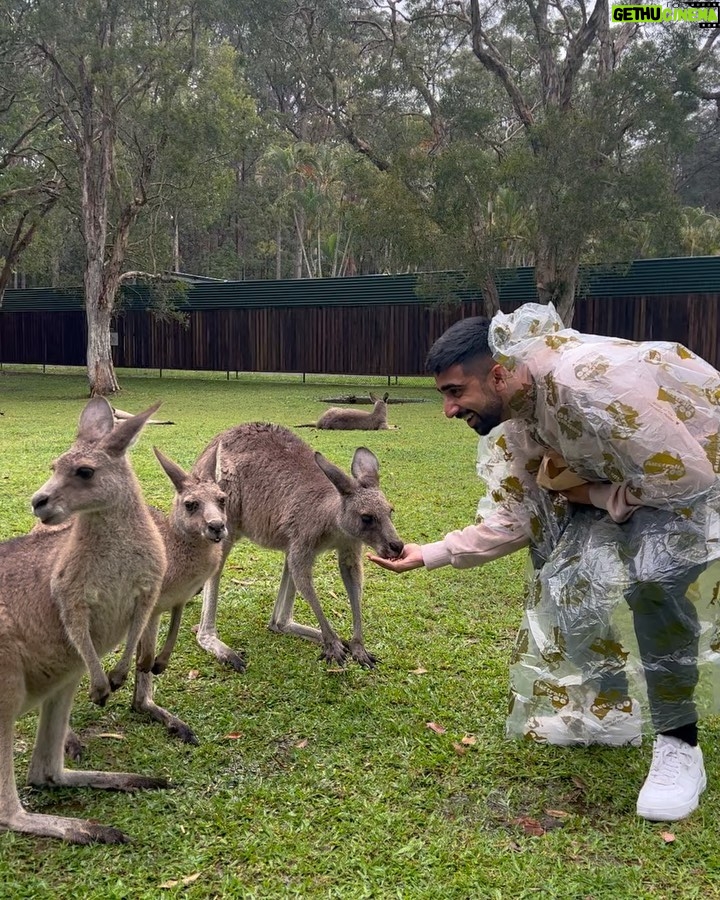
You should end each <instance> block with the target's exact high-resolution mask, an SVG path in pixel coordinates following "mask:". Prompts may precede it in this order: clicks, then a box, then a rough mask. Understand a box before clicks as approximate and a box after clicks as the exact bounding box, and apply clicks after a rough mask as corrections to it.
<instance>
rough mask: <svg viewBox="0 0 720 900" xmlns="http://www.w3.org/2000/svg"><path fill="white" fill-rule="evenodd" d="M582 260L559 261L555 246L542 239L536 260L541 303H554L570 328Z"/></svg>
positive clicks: (537, 284)
mask: <svg viewBox="0 0 720 900" xmlns="http://www.w3.org/2000/svg"><path fill="white" fill-rule="evenodd" d="M579 271H580V262H579V260H578V259H570V260H568V261H566V262H563V263H559V262H558V260H557V254H556V253H555V250H554V248H552V247H548V246H547V245H546V243H545V241H543V240H542V239H541V242H540V247H539V248H538V253H537V259H536V261H535V286H536V287H537V292H538V299H539V300H540V303H552V304H553V305H554V306H555V309H557V311H558V315H559V316H560V318H561V319H562V320H563V322H564V323H565V325H567V326H568V328H569V327H570V326H571V325H572V321H573V316H574V315H575V289H576V287H577V280H578V273H579Z"/></svg>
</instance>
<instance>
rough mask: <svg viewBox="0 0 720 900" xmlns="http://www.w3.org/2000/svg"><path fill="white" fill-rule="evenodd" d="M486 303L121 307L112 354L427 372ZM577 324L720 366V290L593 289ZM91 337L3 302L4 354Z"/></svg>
mask: <svg viewBox="0 0 720 900" xmlns="http://www.w3.org/2000/svg"><path fill="white" fill-rule="evenodd" d="M518 305H519V302H516V301H514V302H510V303H506V304H503V308H504V309H505V311H510V310H512V309H514V308H516V307H517V306H518ZM481 312H482V310H481V309H480V308H479V304H478V303H477V302H476V301H463V302H462V303H460V304H458V305H456V306H454V307H450V306H439V305H437V304H431V303H423V302H416V303H411V304H410V303H405V304H391V303H388V304H383V303H375V304H373V305H372V306H362V305H358V306H298V307H293V306H292V305H286V306H279V305H278V306H273V307H271V308H222V309H203V310H191V311H190V312H188V313H187V317H188V324H187V327H184V326H183V325H181V324H179V323H177V322H162V321H159V320H158V319H156V318H154V317H153V316H152V315H151V314H150V313H149V312H147V311H144V310H137V309H131V310H128V311H126V312H124V313H123V314H121V315H119V316H118V317H117V320H116V325H115V327H116V330H117V347H115V349H114V360H115V364H116V366H118V367H120V368H122V367H132V368H150V369H185V370H216V371H233V372H234V371H241V372H288V373H290V372H297V373H301V372H306V373H328V374H348V375H419V374H423V372H424V358H425V354H426V352H427V350H428V347H429V346H430V344H431V343H432V342H433V340H434V339H435V338H436V337H438V335H440V334H441V333H442V332H443V331H444V330H445V329H446V328H447V327H448V326H449V325H451V324H452V323H453V322H454V321H456V320H457V319H459V318H463V317H465V316H472V315H479V314H481ZM574 325H575V327H576V328H578V329H579V330H581V331H586V332H591V333H596V334H607V335H612V336H617V337H623V338H629V339H633V340H651V339H652V340H666V341H678V342H679V343H682V344H685V345H686V346H687V347H689V348H690V349H691V350H693V351H694V352H695V353H697V354H699V355H700V356H702V357H704V358H705V359H706V360H707V361H708V362H710V363H712V364H713V365H714V366H715V367H716V368H720V290H719V291H718V293H695V294H667V295H662V296H628V297H620V296H612V297H588V298H585V299H581V300H579V301H578V305H577V309H576V315H575V321H574ZM85 343H86V325H85V316H84V312H83V311H82V310H80V309H73V310H63V311H52V310H26V311H13V310H3V311H0V363H2V364H11V363H34V364H47V365H71V366H82V365H84V364H85Z"/></svg>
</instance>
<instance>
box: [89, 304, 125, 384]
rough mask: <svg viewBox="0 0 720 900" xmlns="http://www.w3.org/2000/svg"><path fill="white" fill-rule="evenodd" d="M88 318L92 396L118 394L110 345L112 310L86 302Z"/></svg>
mask: <svg viewBox="0 0 720 900" xmlns="http://www.w3.org/2000/svg"><path fill="white" fill-rule="evenodd" d="M85 315H86V318H87V329H88V342H87V370H88V380H89V382H90V396H91V397H98V396H100V397H105V396H107V395H108V394H116V393H117V392H118V391H119V390H120V385H119V384H118V380H117V378H116V377H115V367H114V366H113V360H112V348H111V347H110V318H111V316H112V312H111V310H109V309H107V308H105V306H99V305H91V304H89V303H86V304H85Z"/></svg>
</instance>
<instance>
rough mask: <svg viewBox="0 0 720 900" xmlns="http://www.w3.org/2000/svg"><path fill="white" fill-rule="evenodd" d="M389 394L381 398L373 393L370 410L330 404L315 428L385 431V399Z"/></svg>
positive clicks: (386, 399)
mask: <svg viewBox="0 0 720 900" xmlns="http://www.w3.org/2000/svg"><path fill="white" fill-rule="evenodd" d="M389 396H390V395H389V394H385V395H384V396H383V398H382V400H381V399H380V398H379V397H376V396H375V395H374V394H370V399H371V400H372V401H373V403H374V404H375V405H374V406H373V410H372V412H367V411H366V410H364V409H343V408H342V407H340V406H331V407H330V409H328V410H326V411H325V412H324V413H323V415H322V416H320V418H319V419H318V420H317V422H316V423H315V427H316V428H322V429H325V430H333V431H387V430H388V423H387V401H388V397H389Z"/></svg>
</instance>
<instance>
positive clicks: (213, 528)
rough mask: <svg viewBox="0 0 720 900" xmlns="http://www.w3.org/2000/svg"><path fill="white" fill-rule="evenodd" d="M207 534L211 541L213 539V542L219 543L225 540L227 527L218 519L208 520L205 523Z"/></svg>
mask: <svg viewBox="0 0 720 900" xmlns="http://www.w3.org/2000/svg"><path fill="white" fill-rule="evenodd" d="M206 531H207V536H208V538H209V539H210V540H211V541H215V543H216V544H217V543H220V541H223V540H225V538H226V537H227V533H228V532H227V528H226V527H225V523H224V522H221V521H220V520H217V521H214V522H208V523H207V525H206Z"/></svg>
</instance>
